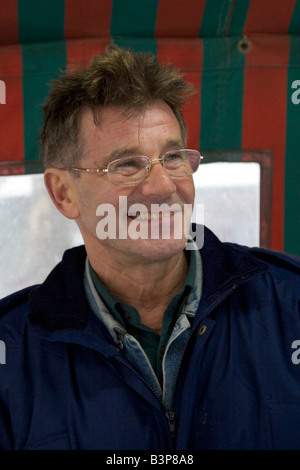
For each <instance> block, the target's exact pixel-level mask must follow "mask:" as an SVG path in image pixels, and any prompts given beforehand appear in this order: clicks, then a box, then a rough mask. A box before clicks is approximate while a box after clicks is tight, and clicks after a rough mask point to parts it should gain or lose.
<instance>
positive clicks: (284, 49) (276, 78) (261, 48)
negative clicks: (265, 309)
mask: <svg viewBox="0 0 300 470" xmlns="http://www.w3.org/2000/svg"><path fill="white" fill-rule="evenodd" d="M249 39H250V41H251V44H252V46H251V50H250V52H249V53H248V54H247V56H246V67H245V72H244V106H243V130H242V147H243V149H244V150H271V151H272V152H273V198H272V214H271V220H272V226H271V248H273V249H278V250H282V249H283V241H284V240H283V236H284V166H285V143H286V142H285V141H286V116H287V110H286V108H287V101H286V100H287V86H288V84H287V69H288V63H289V40H288V38H287V37H280V36H276V37H275V38H273V39H272V38H268V37H257V38H251V37H249Z"/></svg>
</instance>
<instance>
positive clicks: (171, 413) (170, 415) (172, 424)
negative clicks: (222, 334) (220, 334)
mask: <svg viewBox="0 0 300 470" xmlns="http://www.w3.org/2000/svg"><path fill="white" fill-rule="evenodd" d="M236 287H237V284H233V286H232V287H231V288H230V289H228V290H227V291H226V292H224V294H223V295H222V296H221V297H219V298H218V299H216V301H215V302H214V303H212V304H211V305H210V307H209V308H208V309H207V310H206V312H205V313H204V314H203V315H202V316H201V317H200V318H199V319H198V320H197V322H196V323H195V325H193V328H192V331H191V334H190V337H189V339H188V341H187V342H186V344H185V346H184V349H183V353H182V358H183V356H184V354H185V351H186V349H187V347H188V344H189V342H190V339H191V337H192V334H193V333H194V332H195V331H196V330H197V328H198V325H199V323H200V322H201V321H202V320H204V318H206V317H207V316H208V315H209V314H210V313H211V312H212V311H213V310H214V308H216V307H218V305H220V304H221V303H222V302H223V300H225V299H226V297H228V296H229V295H230V294H231V292H233V291H234V290H235V288H236ZM179 372H180V367H179V370H178V371H177V375H176V378H175V387H174V391H173V397H174V396H175V390H176V384H177V379H178V376H179ZM171 405H172V406H171V408H170V410H169V411H167V419H168V423H169V428H170V432H171V436H172V437H173V438H174V437H175V412H174V411H173V408H174V403H173V401H172V403H171Z"/></svg>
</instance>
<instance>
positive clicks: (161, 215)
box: [127, 211, 179, 222]
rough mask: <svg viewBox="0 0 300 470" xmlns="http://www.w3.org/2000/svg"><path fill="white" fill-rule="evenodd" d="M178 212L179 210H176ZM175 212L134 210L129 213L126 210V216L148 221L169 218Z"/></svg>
mask: <svg viewBox="0 0 300 470" xmlns="http://www.w3.org/2000/svg"><path fill="white" fill-rule="evenodd" d="M176 212H179V211H176ZM174 214H175V212H172V211H165V212H164V211H160V212H153V211H151V212H136V213H134V214H131V213H130V212H128V214H127V215H128V217H130V218H131V219H134V220H137V221H140V222H143V221H149V220H158V219H165V218H170V217H171V216H172V215H174Z"/></svg>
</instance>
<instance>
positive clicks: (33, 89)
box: [22, 41, 67, 160]
mask: <svg viewBox="0 0 300 470" xmlns="http://www.w3.org/2000/svg"><path fill="white" fill-rule="evenodd" d="M66 56H67V55H66V46H65V42H64V41H58V42H52V43H46V44H27V45H23V46H22V61H23V108H24V149H25V159H28V160H36V159H37V158H38V139H39V132H40V128H41V125H42V118H43V111H42V103H43V102H44V100H45V98H46V96H47V94H48V92H49V86H48V85H49V81H50V80H52V79H53V78H56V77H57V76H58V74H59V73H60V70H62V69H64V68H65V66H66ZM59 69H60V70H59Z"/></svg>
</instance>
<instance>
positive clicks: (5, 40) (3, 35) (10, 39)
mask: <svg viewBox="0 0 300 470" xmlns="http://www.w3.org/2000/svg"><path fill="white" fill-rule="evenodd" d="M18 42H19V32H18V0H10V1H9V2H8V1H6V2H1V28H0V44H17V43H18Z"/></svg>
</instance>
